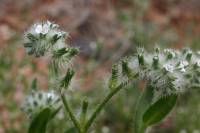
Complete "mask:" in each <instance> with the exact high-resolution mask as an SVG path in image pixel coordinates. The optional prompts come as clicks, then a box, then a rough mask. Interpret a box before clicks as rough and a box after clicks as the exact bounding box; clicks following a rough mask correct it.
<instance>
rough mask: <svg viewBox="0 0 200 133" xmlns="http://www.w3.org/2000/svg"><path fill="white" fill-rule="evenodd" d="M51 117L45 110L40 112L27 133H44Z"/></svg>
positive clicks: (48, 111)
mask: <svg viewBox="0 0 200 133" xmlns="http://www.w3.org/2000/svg"><path fill="white" fill-rule="evenodd" d="M50 116H51V110H50V109H49V108H46V109H44V110H42V111H41V112H40V113H39V114H38V115H37V116H36V117H35V118H34V119H33V120H32V122H31V124H30V127H29V129H28V133H45V132H46V127H47V123H48V121H49V118H50Z"/></svg>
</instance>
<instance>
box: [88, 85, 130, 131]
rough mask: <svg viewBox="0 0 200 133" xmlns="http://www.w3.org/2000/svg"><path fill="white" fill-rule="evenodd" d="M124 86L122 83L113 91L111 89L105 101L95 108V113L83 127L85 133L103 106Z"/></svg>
mask: <svg viewBox="0 0 200 133" xmlns="http://www.w3.org/2000/svg"><path fill="white" fill-rule="evenodd" d="M125 85H127V83H122V84H120V85H119V86H118V87H116V88H115V89H113V90H112V91H111V92H110V93H109V94H108V95H107V96H106V97H105V99H104V100H103V101H102V102H101V103H100V104H99V105H98V106H97V108H96V109H95V111H94V112H93V114H92V115H91V117H90V118H89V120H88V121H87V123H86V126H85V133H86V132H87V131H88V129H89V128H90V126H91V125H92V123H93V122H94V120H95V118H96V117H97V116H98V114H99V113H100V112H101V110H102V109H103V108H104V106H105V105H106V103H108V101H109V100H110V99H111V98H112V97H113V96H114V95H115V94H116V93H117V92H119V91H120V90H121V89H122V88H123V87H124V86H125Z"/></svg>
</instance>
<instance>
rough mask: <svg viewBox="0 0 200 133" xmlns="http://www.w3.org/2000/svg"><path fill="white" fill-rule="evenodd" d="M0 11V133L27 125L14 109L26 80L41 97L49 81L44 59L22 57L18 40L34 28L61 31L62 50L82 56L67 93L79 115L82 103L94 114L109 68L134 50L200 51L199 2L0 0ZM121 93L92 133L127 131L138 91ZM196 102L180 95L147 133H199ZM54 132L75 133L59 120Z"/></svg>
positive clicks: (192, 95)
mask: <svg viewBox="0 0 200 133" xmlns="http://www.w3.org/2000/svg"><path fill="white" fill-rule="evenodd" d="M0 9H1V11H0V133H25V132H26V131H27V128H28V119H27V118H26V116H25V114H24V113H23V112H21V111H20V105H21V103H22V101H23V99H24V96H25V94H26V93H27V92H28V87H29V84H30V82H31V80H32V79H33V78H34V77H36V78H37V79H38V81H39V87H40V88H42V89H44V90H46V89H47V88H48V87H49V82H51V80H50V79H49V78H48V76H50V75H51V73H50V72H49V70H48V68H49V66H48V60H46V59H43V58H40V59H35V58H33V57H30V56H28V55H26V54H25V52H24V48H23V34H24V32H25V31H26V29H27V28H29V26H30V25H32V24H33V23H35V22H39V21H45V20H50V21H52V22H55V23H57V24H59V25H60V26H61V28H62V30H64V31H68V32H69V33H70V37H69V38H68V39H67V43H68V44H69V45H71V46H77V47H79V48H80V50H81V52H80V54H79V56H77V57H76V60H75V62H74V67H75V69H76V70H77V73H76V78H75V81H74V82H73V84H72V87H71V91H70V94H69V95H70V96H71V99H70V100H71V104H72V106H73V107H74V108H75V111H77V113H78V112H79V106H80V101H81V99H82V98H83V97H85V96H88V97H89V99H90V104H91V106H92V107H93V106H95V105H96V104H97V103H98V102H99V101H100V100H101V99H102V97H103V96H104V95H105V94H106V92H107V87H106V83H105V81H106V80H107V78H108V75H109V71H110V69H111V65H112V64H113V63H114V62H116V61H118V60H120V58H122V57H124V56H128V55H133V54H134V53H135V51H136V47H138V46H143V47H145V48H147V49H149V50H151V49H153V46H155V45H157V46H159V47H161V48H166V47H168V48H175V49H180V48H182V47H191V48H192V49H194V50H198V48H200V0H0ZM105 77H106V78H105ZM124 91H125V92H123V93H120V94H118V95H117V96H116V97H114V98H113V99H112V101H111V102H110V103H109V104H108V105H107V106H106V108H105V110H104V111H103V112H102V114H101V117H99V118H98V119H97V121H96V123H95V124H94V126H93V128H92V129H91V133H132V132H133V122H132V120H133V118H134V110H135V108H134V107H135V101H136V99H137V98H138V95H139V93H140V87H139V85H137V84H136V83H132V84H131V85H130V86H128V87H127V88H126V89H125V90H124ZM99 96H102V97H99ZM199 96H200V92H199V90H192V91H191V92H189V93H187V94H184V95H182V96H181V97H180V98H179V100H178V103H177V106H176V108H175V109H174V110H173V111H172V113H171V114H170V115H169V116H168V118H166V119H165V120H164V121H163V122H162V123H160V124H158V125H156V126H154V127H153V128H152V129H151V130H150V132H152V133H200V119H199V118H200V98H199ZM92 107H91V108H90V109H92ZM63 113H64V112H63ZM60 132H63V133H74V129H73V127H72V125H71V123H70V121H69V118H68V117H66V118H64V119H63V115H62V113H60V114H59V115H58V116H57V118H56V119H55V120H53V121H51V123H50V124H49V133H60Z"/></svg>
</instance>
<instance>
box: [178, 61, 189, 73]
mask: <svg viewBox="0 0 200 133" xmlns="http://www.w3.org/2000/svg"><path fill="white" fill-rule="evenodd" d="M188 65H189V63H188V62H187V61H181V62H180V64H179V66H178V69H179V70H180V71H181V72H186V70H185V68H186V67H187V66H188Z"/></svg>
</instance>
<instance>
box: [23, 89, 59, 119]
mask: <svg viewBox="0 0 200 133" xmlns="http://www.w3.org/2000/svg"><path fill="white" fill-rule="evenodd" d="M60 105H61V103H60V98H59V96H58V95H57V94H56V93H55V92H54V91H50V92H44V91H34V90H33V91H32V92H31V93H30V94H29V95H28V96H27V97H26V98H25V101H24V103H23V105H22V110H23V111H24V112H25V113H27V115H28V117H29V119H33V118H34V117H35V116H36V115H37V114H38V113H40V112H41V111H42V110H43V109H46V108H49V109H50V110H51V112H54V111H56V110H57V109H58V108H59V107H60Z"/></svg>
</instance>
